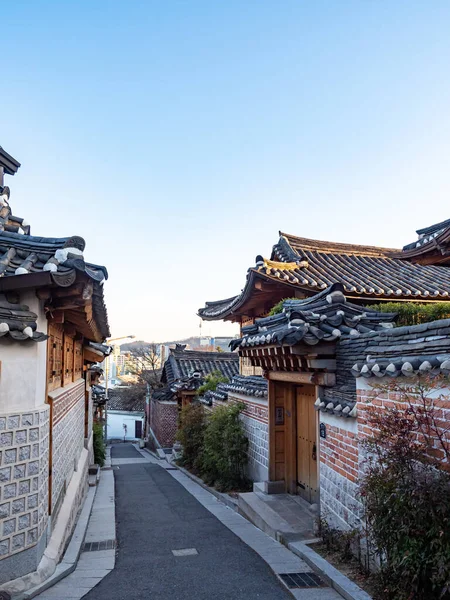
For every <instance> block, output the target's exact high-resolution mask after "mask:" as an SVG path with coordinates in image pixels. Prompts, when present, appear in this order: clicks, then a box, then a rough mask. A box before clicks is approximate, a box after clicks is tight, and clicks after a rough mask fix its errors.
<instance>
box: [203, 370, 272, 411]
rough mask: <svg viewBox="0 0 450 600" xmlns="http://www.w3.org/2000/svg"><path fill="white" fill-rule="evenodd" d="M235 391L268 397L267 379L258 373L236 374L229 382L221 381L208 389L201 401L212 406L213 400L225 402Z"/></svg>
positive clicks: (247, 394) (246, 394)
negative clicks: (213, 388) (212, 388)
mask: <svg viewBox="0 0 450 600" xmlns="http://www.w3.org/2000/svg"><path fill="white" fill-rule="evenodd" d="M233 392H234V393H236V394H243V395H244V396H253V397H255V398H261V399H264V398H267V393H268V384H267V379H265V378H264V377H260V376H256V375H250V376H244V375H235V376H234V377H233V379H232V380H231V381H230V382H229V383H219V385H218V386H217V388H216V389H215V390H209V391H207V392H206V394H204V396H203V397H202V398H201V399H200V401H201V402H203V403H204V404H207V405H209V406H211V405H212V402H213V400H220V401H221V402H225V401H226V400H228V394H229V393H233Z"/></svg>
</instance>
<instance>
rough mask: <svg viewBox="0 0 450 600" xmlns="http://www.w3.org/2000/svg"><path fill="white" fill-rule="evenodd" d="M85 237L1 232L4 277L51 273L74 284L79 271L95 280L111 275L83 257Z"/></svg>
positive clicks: (63, 283)
mask: <svg viewBox="0 0 450 600" xmlns="http://www.w3.org/2000/svg"><path fill="white" fill-rule="evenodd" d="M85 245H86V244H85V241H84V240H83V238H80V237H78V236H73V237H70V238H44V237H36V236H32V235H23V234H21V233H11V232H8V231H1V232H0V276H2V277H7V276H10V275H27V274H29V273H39V272H46V271H47V272H49V273H50V274H51V279H52V281H53V282H54V283H56V284H57V285H61V286H62V287H67V286H69V285H71V284H72V283H74V281H75V277H76V272H77V271H80V272H82V273H85V274H86V275H87V276H88V277H90V278H91V279H93V280H94V281H97V282H101V281H103V280H104V279H106V278H107V277H108V272H107V270H106V268H105V267H101V266H98V265H94V264H91V263H87V262H85V260H84V257H83V251H84V248H85Z"/></svg>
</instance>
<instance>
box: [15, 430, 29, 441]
mask: <svg viewBox="0 0 450 600" xmlns="http://www.w3.org/2000/svg"><path fill="white" fill-rule="evenodd" d="M27 437H28V436H27V430H26V429H21V430H20V431H16V444H25V443H26V442H27Z"/></svg>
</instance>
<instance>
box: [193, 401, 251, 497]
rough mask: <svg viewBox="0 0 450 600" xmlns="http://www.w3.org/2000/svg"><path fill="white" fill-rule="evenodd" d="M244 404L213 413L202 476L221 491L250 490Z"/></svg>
mask: <svg viewBox="0 0 450 600" xmlns="http://www.w3.org/2000/svg"><path fill="white" fill-rule="evenodd" d="M244 407H245V405H244V404H242V403H239V404H236V403H234V404H231V405H228V406H220V407H218V408H216V409H214V411H213V412H212V413H211V415H210V417H209V419H208V425H207V427H206V430H205V436H204V448H203V457H202V465H201V473H202V477H203V478H204V480H205V482H206V483H207V484H208V485H214V486H215V487H216V488H217V489H219V490H220V491H227V490H233V489H242V488H245V487H247V486H248V480H247V478H246V476H245V466H246V464H247V462H248V456H247V450H248V439H247V437H246V435H245V432H244V427H243V425H242V421H241V420H240V418H239V415H240V413H241V412H242V410H243V408H244Z"/></svg>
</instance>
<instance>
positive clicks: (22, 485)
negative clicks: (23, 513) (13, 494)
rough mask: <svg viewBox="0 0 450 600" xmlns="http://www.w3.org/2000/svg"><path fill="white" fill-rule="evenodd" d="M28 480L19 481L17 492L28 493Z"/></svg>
mask: <svg viewBox="0 0 450 600" xmlns="http://www.w3.org/2000/svg"><path fill="white" fill-rule="evenodd" d="M30 483H31V482H30V480H29V479H26V480H25V481H21V482H20V483H19V494H29V493H30Z"/></svg>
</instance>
